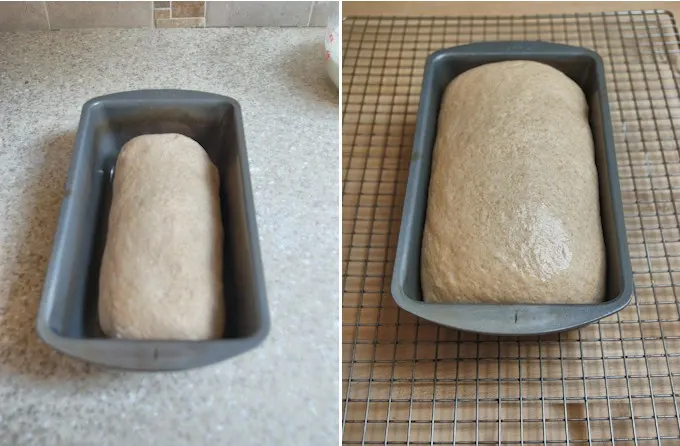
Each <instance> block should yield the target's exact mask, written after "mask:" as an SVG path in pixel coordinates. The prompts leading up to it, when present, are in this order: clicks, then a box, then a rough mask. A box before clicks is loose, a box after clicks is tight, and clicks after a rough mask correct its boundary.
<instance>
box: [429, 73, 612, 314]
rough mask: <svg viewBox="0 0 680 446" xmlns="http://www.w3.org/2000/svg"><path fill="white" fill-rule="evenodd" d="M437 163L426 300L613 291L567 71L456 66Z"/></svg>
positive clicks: (579, 109)
mask: <svg viewBox="0 0 680 446" xmlns="http://www.w3.org/2000/svg"><path fill="white" fill-rule="evenodd" d="M431 172H432V173H431V177H430V184H429V190H428V204H427V211H426V212H427V214H426V221H425V228H424V232H423V241H422V252H421V284H422V293H423V300H424V301H425V302H442V303H448V302H451V303H454V302H456V303H504V304H510V303H525V304H530V303H542V304H559V303H569V304H577V303H584V304H585V303H596V302H600V301H602V300H603V299H604V296H605V288H606V253H605V245H604V237H603V233H602V223H601V219H600V205H599V187H598V174H597V168H596V165H595V154H594V144H593V138H592V134H591V130H590V126H589V123H588V104H587V101H586V98H585V95H584V93H583V91H582V90H581V88H580V87H579V86H578V85H577V84H576V83H575V82H574V81H572V80H571V79H569V78H568V77H567V76H566V75H565V74H563V73H562V72H560V71H558V70H556V69H554V68H552V67H550V66H548V65H544V64H541V63H538V62H530V61H508V62H498V63H492V64H487V65H482V66H480V67H476V68H474V69H471V70H469V71H467V72H465V73H463V74H461V75H460V76H458V77H457V78H456V79H454V80H453V81H452V82H451V84H449V86H448V87H447V89H446V91H445V93H444V96H443V98H442V103H441V107H440V113H439V122H438V131H437V137H436V141H435V148H434V153H433V157H432V169H431Z"/></svg>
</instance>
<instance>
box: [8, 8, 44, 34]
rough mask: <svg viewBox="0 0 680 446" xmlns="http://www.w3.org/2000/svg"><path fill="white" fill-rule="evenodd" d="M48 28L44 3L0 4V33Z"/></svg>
mask: <svg viewBox="0 0 680 446" xmlns="http://www.w3.org/2000/svg"><path fill="white" fill-rule="evenodd" d="M48 28H49V24H48V23H47V13H46V12H45V2H0V31H33V30H38V29H48Z"/></svg>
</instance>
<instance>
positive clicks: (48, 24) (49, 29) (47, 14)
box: [43, 1, 52, 31]
mask: <svg viewBox="0 0 680 446" xmlns="http://www.w3.org/2000/svg"><path fill="white" fill-rule="evenodd" d="M43 6H44V7H45V19H46V20H47V30H48V31H52V24H51V23H50V13H49V12H47V2H46V1H44V2H43Z"/></svg>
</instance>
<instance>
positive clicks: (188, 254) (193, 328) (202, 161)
mask: <svg viewBox="0 0 680 446" xmlns="http://www.w3.org/2000/svg"><path fill="white" fill-rule="evenodd" d="M222 231H223V230H222V220H221V212H220V201H219V174H218V171H217V168H216V167H215V166H214V165H213V164H212V162H211V161H210V159H209V157H208V155H207V153H206V152H205V150H204V149H203V148H202V147H201V146H200V145H199V144H198V143H197V142H195V141H194V140H192V139H190V138H188V137H186V136H183V135H178V134H157V135H143V136H139V137H136V138H133V139H131V140H130V141H128V142H127V143H126V144H125V145H124V146H123V148H122V150H121V152H120V155H119V156H118V160H117V162H116V167H115V176H114V181H113V197H112V203H111V209H110V213H109V220H108V234H107V239H106V246H105V249H104V254H103V258H102V264H101V270H100V278H99V320H100V325H101V328H102V330H103V331H104V333H105V334H106V335H107V336H110V337H115V338H125V339H145V340H150V339H157V340H164V339H165V340H204V339H211V338H219V337H221V335H222V333H223V330H224V315H225V309H224V299H223V296H222V262H223V260H222V249H223V248H222V240H223V232H222Z"/></svg>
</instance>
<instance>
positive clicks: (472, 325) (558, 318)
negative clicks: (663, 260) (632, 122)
mask: <svg viewBox="0 0 680 446" xmlns="http://www.w3.org/2000/svg"><path fill="white" fill-rule="evenodd" d="M506 60H532V61H537V62H543V63H545V64H548V65H551V66H552V67H554V68H556V69H558V70H560V71H562V72H563V73H565V74H566V75H567V76H569V77H570V78H571V79H573V80H574V81H575V82H576V83H578V84H579V85H580V86H581V88H582V89H583V91H584V92H585V95H586V98H587V100H588V105H589V106H590V118H589V120H590V126H591V129H592V132H593V138H594V141H595V152H596V154H595V155H596V164H597V169H598V174H599V183H600V206H601V214H602V225H603V230H604V236H605V245H606V250H607V292H606V300H605V301H604V302H602V303H598V304H588V305H558V304H556V305H491V304H431V303H425V302H423V301H422V298H421V287H420V246H421V240H422V235H423V227H424V223H425V210H426V208H427V196H428V185H429V179H430V162H431V158H432V150H433V148H434V142H435V137H436V134H437V117H438V114H439V105H440V102H441V97H442V95H443V93H444V90H445V88H446V87H447V85H448V84H449V83H450V82H451V81H452V80H453V79H454V78H455V77H456V76H458V75H460V74H462V73H463V72H465V71H467V70H469V69H471V68H474V67H476V66H479V65H484V64H487V63H492V62H501V61H506ZM455 174H456V173H455V171H454V172H451V175H455ZM461 212H465V210H464V209H462V210H461ZM632 293H633V273H632V270H631V263H630V257H629V253H628V245H627V241H626V231H625V226H624V220H623V207H622V205H621V191H620V188H619V179H618V174H617V167H616V154H615V151H614V141H613V136H612V127H611V117H610V115H609V104H608V101H607V91H606V84H605V75H604V67H603V64H602V60H601V59H600V57H599V56H598V55H597V54H596V53H594V52H592V51H590V50H587V49H585V48H578V47H573V46H567V45H559V44H553V43H547V42H483V43H473V44H470V45H464V46H459V47H454V48H448V49H443V50H440V51H437V52H435V53H433V54H431V55H430V56H429V57H428V59H427V62H426V65H425V73H424V79H423V87H422V91H421V95H420V106H419V109H418V117H417V123H416V129H415V136H414V142H413V152H412V157H411V165H410V170H409V177H408V184H407V189H406V198H405V201H404V213H403V216H402V222H401V230H400V233H399V242H398V245H397V253H396V259H395V265H394V274H393V279H392V295H393V297H394V300H395V301H396V303H397V304H398V305H399V306H400V307H401V308H403V309H404V310H406V311H408V312H410V313H413V314H414V315H416V316H419V317H421V318H423V319H427V320H429V321H432V322H436V323H438V324H441V325H444V326H448V327H452V328H456V329H460V330H465V331H472V332H477V333H485V334H494V335H514V336H518V335H537V334H544V333H552V332H558V331H564V330H569V329H572V328H576V327H580V326H582V325H585V324H588V323H591V322H594V321H596V320H598V319H601V318H603V317H605V316H608V315H611V314H613V313H615V312H617V311H619V310H621V309H622V308H624V307H625V306H626V305H627V304H628V303H629V302H630V299H631V296H632Z"/></svg>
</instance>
